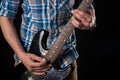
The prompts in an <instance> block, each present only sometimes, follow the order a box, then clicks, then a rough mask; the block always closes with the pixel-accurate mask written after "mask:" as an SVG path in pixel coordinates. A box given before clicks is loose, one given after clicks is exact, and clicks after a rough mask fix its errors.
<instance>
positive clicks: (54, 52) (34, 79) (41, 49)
mask: <svg viewBox="0 0 120 80" xmlns="http://www.w3.org/2000/svg"><path fill="white" fill-rule="evenodd" d="M92 2H93V0H82V2H81V4H80V5H79V7H78V8H77V9H80V10H83V11H85V10H87V8H88V6H89V5H90V4H91V3H92ZM74 28H75V27H74V25H72V23H71V19H70V20H69V21H68V23H67V24H66V26H65V27H64V28H63V30H62V32H61V33H60V35H59V37H58V39H56V41H55V42H54V43H53V45H52V47H51V48H50V49H47V47H46V45H45V44H46V40H47V37H48V35H49V33H48V31H46V30H41V31H39V32H38V33H37V34H36V35H35V37H34V38H33V41H32V43H31V46H30V51H29V52H30V53H34V54H36V55H38V56H42V57H44V58H45V59H46V60H47V62H48V63H52V64H53V67H52V69H51V70H50V71H48V73H47V74H46V75H43V76H36V75H33V74H32V73H30V72H29V71H27V70H26V71H25V72H24V73H23V75H22V79H21V80H64V79H66V78H67V77H68V76H69V75H70V73H71V72H72V71H73V70H74V66H73V65H72V64H70V65H68V66H67V67H66V68H59V66H57V65H55V66H54V62H55V60H56V59H57V57H58V56H59V55H60V52H61V50H62V48H63V46H64V44H65V43H66V41H67V40H68V38H69V36H70V35H71V34H72V32H73V30H74Z"/></svg>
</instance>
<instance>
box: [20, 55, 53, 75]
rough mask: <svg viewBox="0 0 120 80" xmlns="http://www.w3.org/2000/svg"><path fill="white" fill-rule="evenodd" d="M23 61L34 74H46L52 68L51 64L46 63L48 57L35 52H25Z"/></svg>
mask: <svg viewBox="0 0 120 80" xmlns="http://www.w3.org/2000/svg"><path fill="white" fill-rule="evenodd" d="M21 61H22V63H23V64H24V66H25V67H26V68H27V70H28V71H29V72H31V73H32V74H34V75H44V74H46V73H47V71H48V70H50V69H51V67H52V65H51V64H49V65H48V64H46V59H45V58H42V57H39V56H36V55H35V54H31V53H25V55H24V56H23V57H21Z"/></svg>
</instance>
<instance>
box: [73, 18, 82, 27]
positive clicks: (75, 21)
mask: <svg viewBox="0 0 120 80" xmlns="http://www.w3.org/2000/svg"><path fill="white" fill-rule="evenodd" d="M71 22H72V24H73V25H74V26H75V27H77V28H80V27H82V26H83V24H82V23H81V22H80V21H77V20H75V19H74V17H72V19H71Z"/></svg>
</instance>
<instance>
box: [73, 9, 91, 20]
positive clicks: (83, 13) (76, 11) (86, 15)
mask: <svg viewBox="0 0 120 80" xmlns="http://www.w3.org/2000/svg"><path fill="white" fill-rule="evenodd" d="M74 11H75V13H78V14H79V15H82V16H83V17H84V18H85V19H86V20H87V21H88V22H91V21H92V17H91V16H90V13H89V11H86V12H83V11H81V10H77V9H76V10H74Z"/></svg>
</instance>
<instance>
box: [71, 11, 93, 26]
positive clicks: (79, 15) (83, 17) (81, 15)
mask: <svg viewBox="0 0 120 80" xmlns="http://www.w3.org/2000/svg"><path fill="white" fill-rule="evenodd" d="M72 13H73V14H74V17H75V19H76V20H79V21H81V22H82V23H83V24H84V25H85V26H89V23H90V21H91V17H90V15H88V14H87V13H85V12H82V11H79V10H74V11H72Z"/></svg>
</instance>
